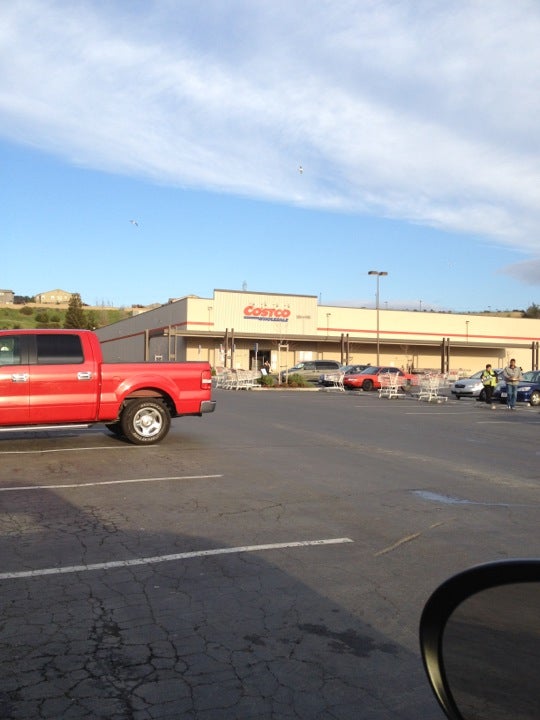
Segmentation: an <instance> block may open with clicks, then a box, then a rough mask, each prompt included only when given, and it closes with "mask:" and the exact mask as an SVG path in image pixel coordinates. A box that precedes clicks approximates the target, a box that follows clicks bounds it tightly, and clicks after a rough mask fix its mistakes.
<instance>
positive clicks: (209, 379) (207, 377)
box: [201, 370, 212, 389]
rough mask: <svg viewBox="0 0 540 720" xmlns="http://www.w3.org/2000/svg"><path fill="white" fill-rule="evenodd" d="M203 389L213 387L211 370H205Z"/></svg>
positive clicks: (202, 380)
mask: <svg viewBox="0 0 540 720" xmlns="http://www.w3.org/2000/svg"><path fill="white" fill-rule="evenodd" d="M201 387H202V388H204V389H206V388H208V387H212V373H211V372H210V370H203V371H202V375H201Z"/></svg>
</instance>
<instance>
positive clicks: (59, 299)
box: [35, 289, 73, 305]
mask: <svg viewBox="0 0 540 720" xmlns="http://www.w3.org/2000/svg"><path fill="white" fill-rule="evenodd" d="M72 295H73V293H70V292H67V291H66V290H58V289H57V290H47V292H43V293H39V295H36V298H35V300H36V303H38V304H41V305H62V304H64V303H69V301H70V300H71V296H72Z"/></svg>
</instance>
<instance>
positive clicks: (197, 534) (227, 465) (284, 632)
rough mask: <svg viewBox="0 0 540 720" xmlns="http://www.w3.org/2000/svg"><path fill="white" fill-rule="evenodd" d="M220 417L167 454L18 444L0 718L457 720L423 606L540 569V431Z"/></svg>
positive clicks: (287, 402) (3, 520) (390, 412)
mask: <svg viewBox="0 0 540 720" xmlns="http://www.w3.org/2000/svg"><path fill="white" fill-rule="evenodd" d="M216 396H217V400H218V403H219V404H218V409H217V411H216V413H215V414H214V415H212V416H211V417H210V416H209V417H208V418H205V419H204V420H203V421H201V422H200V423H199V422H198V421H195V422H190V421H180V422H177V423H175V424H174V425H173V430H172V432H171V434H170V436H169V438H167V440H166V441H165V442H164V443H163V444H162V445H160V446H156V447H151V448H143V449H140V448H134V447H132V446H128V445H124V444H122V443H119V441H118V440H117V439H115V438H113V437H111V436H110V435H109V434H108V433H107V432H106V431H105V430H104V429H103V430H102V429H99V428H96V429H93V430H92V431H90V432H87V433H80V434H77V433H64V434H62V433H33V434H30V435H26V436H25V435H17V436H15V437H13V438H7V437H2V438H1V440H0V489H3V490H2V491H1V492H0V502H1V503H2V514H1V517H0V559H1V565H0V573H1V574H2V579H0V583H1V597H2V613H1V621H0V717H2V719H3V720H22V719H24V720H34V719H35V720H52V719H55V720H58V719H60V718H62V720H79V719H88V720H90V719H91V720H97V719H103V720H158V719H159V720H165V719H169V718H170V719H171V720H172V718H174V719H175V720H177V719H178V718H187V719H189V718H194V719H195V718H197V719H200V720H235V719H237V720H248V719H251V718H253V719H257V720H264V719H268V720H280V719H281V718H283V719H284V720H288V719H289V718H290V719H291V720H293V719H294V720H322V719H328V720H348V719H349V718H351V719H352V718H362V719H365V720H383V719H384V720H386V719H390V718H398V719H399V720H418V718H423V720H440V718H442V713H441V712H440V711H439V710H438V708H437V706H436V703H435V701H434V699H433V698H432V696H431V692H430V690H429V688H428V685H427V681H426V680H425V678H424V675H423V670H422V667H421V662H420V658H419V651H418V646H417V640H416V633H417V624H418V619H419V615H420V612H421V609H422V605H423V602H425V600H426V599H427V597H428V595H429V593H430V592H431V591H432V590H433V589H434V588H435V586H436V585H437V584H438V582H440V581H442V580H443V579H445V578H446V577H448V576H449V575H451V574H452V573H453V572H456V571H458V570H460V569H462V568H464V567H466V566H468V565H471V564H474V563H476V562H481V561H484V560H488V559H495V558H498V557H509V556H512V555H517V554H520V551H521V552H522V548H523V543H524V542H525V543H526V547H527V548H528V554H530V553H532V554H536V555H538V550H539V548H538V545H539V533H538V530H537V522H536V517H537V507H538V505H537V496H538V481H537V480H536V477H535V475H536V471H535V468H536V462H537V458H536V457H535V453H534V450H533V449H532V448H533V447H534V446H533V442H534V438H535V436H536V433H537V422H538V421H537V415H535V414H534V415H533V414H528V415H527V414H521V416H520V417H519V418H517V419H516V421H515V422H513V424H509V421H507V420H505V424H504V426H502V427H500V426H497V425H496V424H492V425H489V426H484V425H483V424H482V423H484V418H485V413H484V414H483V415H482V414H481V412H480V410H479V409H477V408H476V407H474V406H465V404H464V403H461V405H460V406H459V408H457V406H456V404H452V403H448V404H447V405H445V406H444V407H438V408H436V409H435V408H430V407H427V406H422V407H420V406H419V405H418V404H414V405H413V404H412V403H409V401H402V402H399V403H390V402H384V401H380V402H379V401H378V399H377V398H376V396H360V395H356V396H355V395H354V394H353V395H351V394H349V393H347V394H345V396H343V395H342V394H340V395H339V396H336V395H332V394H329V393H324V394H322V393H321V394H319V393H306V394H294V393H280V394H274V395H272V394H268V393H227V392H226V391H223V392H219V393H216ZM411 408H413V409H414V412H415V413H416V412H417V410H418V409H419V408H420V410H421V411H422V412H421V413H420V415H419V416H417V415H414V416H408V415H407V414H406V413H407V412H408V410H410V409H411ZM424 411H425V412H424ZM433 411H436V413H437V414H436V415H433V417H427V416H428V415H429V414H430V413H432V412H433ZM445 413H446V414H445ZM424 414H425V415H426V417H424ZM512 420H513V421H514V418H512ZM494 433H500V434H501V437H504V438H507V437H508V434H509V433H510V434H511V435H512V434H513V435H512V436H515V438H514V439H515V443H517V449H516V452H515V455H516V457H515V458H513V457H509V456H508V453H507V452H505V448H506V446H505V445H501V448H500V450H499V449H497V447H494V448H493V450H492V451H491V452H490V454H487V453H485V452H483V451H481V452H480V451H479V448H482V447H484V441H485V442H486V443H488V442H490V439H492V438H493V434H494ZM471 439H472V440H473V441H474V442H471ZM456 447H459V453H458V452H456ZM491 471H493V472H491ZM210 476H212V477H210ZM150 478H162V479H161V480H159V481H158V482H138V483H136V484H125V485H124V484H118V485H110V484H100V483H105V482H110V481H111V480H123V479H125V480H131V479H150ZM167 478H175V479H171V480H169V479H167ZM177 478H181V479H177ZM183 478H185V479H183ZM82 483H95V484H94V485H87V486H84V487H83V486H82ZM77 484H80V487H77ZM50 485H55V487H54V488H51V487H47V486H50ZM58 485H60V486H64V487H57V486H58ZM68 485H75V487H67V486H68ZM32 486H40V489H31V490H28V489H27V490H24V489H22V488H27V487H32ZM17 488H20V489H17ZM419 489H421V490H425V491H426V492H428V491H429V492H431V493H440V494H441V496H443V495H444V496H456V497H463V498H466V499H468V500H471V501H472V502H471V504H466V503H464V504H463V505H460V506H459V507H456V506H455V505H449V504H444V503H437V502H435V501H428V500H426V499H424V498H422V497H419V496H418V494H415V492H416V491H418V490H419ZM481 502H485V503H488V504H486V505H485V506H479V505H478V504H476V505H475V504H473V503H481ZM489 503H493V504H492V505H489ZM505 503H506V504H505ZM341 537H347V538H351V539H352V540H353V542H352V543H349V544H335V545H325V546H322V545H321V546H310V547H285V548H282V549H270V550H260V551H257V550H255V551H253V552H248V553H241V552H238V553H236V552H233V553H230V554H224V555H209V556H204V555H200V556H194V557H189V558H185V559H181V560H164V561H162V562H148V563H145V562H142V563H141V564H139V565H133V566H129V565H122V563H124V562H126V561H129V560H135V559H144V558H159V557H163V556H171V555H174V554H180V553H187V552H193V551H201V552H203V551H205V550H210V549H219V548H235V547H241V546H246V545H249V546H258V545H263V544H265V543H281V542H283V543H286V542H289V541H290V542H293V541H303V540H310V539H318V538H341ZM114 562H116V563H118V565H115V566H112V565H110V566H109V565H108V564H110V563H114ZM95 563H101V564H103V567H100V568H98V569H88V568H87V567H85V566H87V565H91V564H95ZM74 567H75V568H79V569H77V570H71V571H69V572H62V569H64V570H65V569H66V568H74ZM24 571H34V574H33V575H30V576H22V575H16V574H17V573H19V574H20V573H22V572H24ZM9 573H12V574H13V575H14V576H13V577H11V576H9V577H7V576H6V575H7V574H9Z"/></svg>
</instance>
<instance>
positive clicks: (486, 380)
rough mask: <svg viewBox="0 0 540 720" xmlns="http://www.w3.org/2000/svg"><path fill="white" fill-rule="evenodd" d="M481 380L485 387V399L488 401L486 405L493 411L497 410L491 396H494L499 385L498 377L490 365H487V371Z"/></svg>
mask: <svg viewBox="0 0 540 720" xmlns="http://www.w3.org/2000/svg"><path fill="white" fill-rule="evenodd" d="M480 379H481V380H482V385H483V386H484V397H485V399H486V403H487V404H488V405H491V409H492V410H495V405H493V403H492V402H491V396H492V395H493V390H494V388H495V385H496V384H497V375H496V373H495V372H494V371H493V369H492V367H491V365H490V364H489V363H488V364H487V365H486V369H485V370H484V372H483V373H482V375H481V376H480Z"/></svg>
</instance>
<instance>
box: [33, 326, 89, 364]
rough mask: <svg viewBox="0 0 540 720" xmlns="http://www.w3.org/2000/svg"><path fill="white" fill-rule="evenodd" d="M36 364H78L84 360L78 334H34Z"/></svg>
mask: <svg viewBox="0 0 540 720" xmlns="http://www.w3.org/2000/svg"><path fill="white" fill-rule="evenodd" d="M36 351H37V364H38V365H78V364H81V363H83V362H84V355H83V351H82V346H81V338H80V337H79V336H78V335H53V334H51V335H36Z"/></svg>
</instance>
